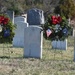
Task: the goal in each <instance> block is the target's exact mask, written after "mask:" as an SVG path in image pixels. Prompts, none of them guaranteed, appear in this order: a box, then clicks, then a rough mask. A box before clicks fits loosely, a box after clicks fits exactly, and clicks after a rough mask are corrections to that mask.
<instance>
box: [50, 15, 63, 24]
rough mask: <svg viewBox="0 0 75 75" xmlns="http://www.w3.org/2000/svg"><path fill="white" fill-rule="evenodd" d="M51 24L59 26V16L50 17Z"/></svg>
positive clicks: (60, 19)
mask: <svg viewBox="0 0 75 75" xmlns="http://www.w3.org/2000/svg"><path fill="white" fill-rule="evenodd" d="M51 19H52V24H55V25H56V24H59V23H60V22H61V21H62V18H61V17H60V16H52V17H51Z"/></svg>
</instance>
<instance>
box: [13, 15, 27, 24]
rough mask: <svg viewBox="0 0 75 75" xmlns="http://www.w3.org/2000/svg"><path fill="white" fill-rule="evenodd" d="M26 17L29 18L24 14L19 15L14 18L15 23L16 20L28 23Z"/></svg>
mask: <svg viewBox="0 0 75 75" xmlns="http://www.w3.org/2000/svg"><path fill="white" fill-rule="evenodd" d="M26 19H27V18H25V17H23V16H17V17H15V18H14V23H15V24H16V22H18V21H23V22H25V23H27V22H26Z"/></svg>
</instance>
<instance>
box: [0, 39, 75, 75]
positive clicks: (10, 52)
mask: <svg viewBox="0 0 75 75" xmlns="http://www.w3.org/2000/svg"><path fill="white" fill-rule="evenodd" d="M68 42H69V44H68V49H67V50H63V51H61V50H55V49H54V50H53V49H52V48H51V42H50V41H48V40H45V39H44V44H43V45H44V46H43V58H42V59H36V58H23V48H15V47H12V45H8V47H9V48H7V44H6V45H4V46H3V44H1V45H0V57H1V58H0V75H75V62H73V53H74V47H73V46H74V44H73V43H74V40H73V39H72V40H70V39H68ZM3 47H4V48H3Z"/></svg>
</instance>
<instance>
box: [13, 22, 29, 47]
mask: <svg viewBox="0 0 75 75" xmlns="http://www.w3.org/2000/svg"><path fill="white" fill-rule="evenodd" d="M25 27H28V23H25V22H23V21H17V22H16V29H15V36H14V38H13V46H15V47H24V29H25Z"/></svg>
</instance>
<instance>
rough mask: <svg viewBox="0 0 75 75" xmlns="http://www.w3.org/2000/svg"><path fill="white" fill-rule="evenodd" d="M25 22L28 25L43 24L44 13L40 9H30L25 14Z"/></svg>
mask: <svg viewBox="0 0 75 75" xmlns="http://www.w3.org/2000/svg"><path fill="white" fill-rule="evenodd" d="M27 22H28V23H29V25H41V24H44V23H45V22H44V12H43V11H42V10H40V9H36V8H35V9H34V8H33V9H30V10H28V12H27Z"/></svg>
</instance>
